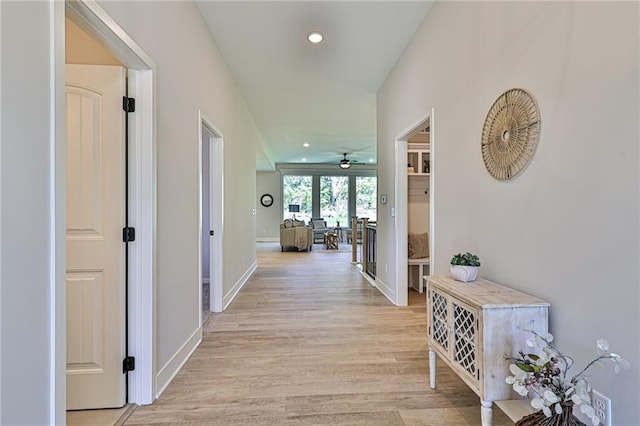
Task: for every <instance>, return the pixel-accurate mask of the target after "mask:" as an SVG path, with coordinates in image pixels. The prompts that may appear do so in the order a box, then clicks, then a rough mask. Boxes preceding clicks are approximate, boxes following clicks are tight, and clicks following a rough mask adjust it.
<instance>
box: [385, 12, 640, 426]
mask: <svg viewBox="0 0 640 426" xmlns="http://www.w3.org/2000/svg"><path fill="white" fill-rule="evenodd" d="M639 33H640V25H639V4H638V3H637V2H633V3H630V2H629V3H609V2H597V3H591V2H589V3H586V2H545V3H542V2H440V3H436V4H435V5H434V6H433V8H432V10H431V12H430V13H429V15H428V16H427V18H426V20H425V22H424V24H423V25H422V27H421V28H420V29H419V31H418V32H417V34H416V37H415V38H414V40H413V41H412V43H411V44H410V46H409V47H408V48H407V49H406V51H405V53H404V54H403V56H402V57H401V59H400V60H399V61H398V63H397V65H396V67H395V68H394V70H393V72H392V73H391V74H390V76H389V77H388V79H387V81H386V82H385V84H384V85H383V87H382V89H381V90H380V92H379V93H378V158H379V181H380V188H379V192H380V193H385V192H386V193H388V194H390V196H389V199H390V200H392V199H393V196H392V195H391V194H393V190H394V189H393V173H394V170H393V167H394V165H393V158H394V144H393V142H394V138H395V137H396V136H398V134H399V133H400V132H401V131H402V130H403V129H406V128H407V127H408V126H409V125H410V124H412V123H414V122H415V121H416V120H418V119H419V118H420V117H423V116H425V115H426V113H428V111H429V110H430V108H431V107H432V106H433V107H435V123H434V130H435V134H434V135H432V136H434V138H435V143H436V144H437V146H436V150H437V153H436V155H437V157H436V158H435V159H432V161H433V163H432V165H433V169H432V172H433V173H435V176H434V178H435V180H436V185H437V186H436V189H435V190H436V193H435V201H434V205H435V217H434V218H433V219H434V220H435V224H436V242H435V251H436V256H437V262H438V264H436V265H434V268H435V273H439V274H444V273H447V270H448V265H447V262H448V260H449V259H450V257H451V255H452V254H454V253H456V252H458V251H465V250H469V251H473V252H476V253H478V254H479V256H480V257H481V260H482V262H483V265H482V267H481V275H483V276H485V277H487V278H489V279H492V280H495V281H498V282H501V283H504V284H506V285H509V286H511V287H514V288H517V289H520V290H523V291H525V292H528V293H531V294H533V295H536V296H539V297H541V298H544V299H546V300H548V301H549V302H550V303H551V311H550V320H551V322H550V325H551V331H552V332H553V333H554V334H555V335H556V338H557V342H556V343H557V344H558V345H559V347H560V348H561V349H563V350H565V351H566V352H567V353H568V354H570V355H572V356H574V357H575V359H576V364H577V365H578V366H580V365H584V363H585V362H586V361H587V360H589V359H591V357H592V356H593V355H594V352H595V340H596V339H597V338H599V337H605V338H607V339H608V340H609V342H610V344H611V347H612V348H613V349H614V350H616V351H617V352H619V353H621V354H622V355H624V356H625V357H626V358H628V359H629V360H630V361H631V363H632V364H633V366H632V369H631V370H630V371H627V372H625V373H623V374H621V375H619V376H615V377H612V374H609V372H606V373H605V372H602V371H596V372H595V373H594V374H593V376H592V383H593V384H594V386H595V387H596V388H597V389H599V390H600V391H602V392H603V393H604V394H606V395H608V396H610V397H611V398H612V399H613V419H614V424H616V425H628V426H632V425H638V424H640V412H639V408H638V404H637V401H639V400H640V386H639V384H640V373H639V372H640V361H639V360H640V347H639V345H640V339H639V337H640V294H639V287H640V285H639V284H640V271H639V259H640V248H639V243H640V238H639V237H640V224H639V221H640V211H639V202H640V199H639V195H640V194H639V193H640V182H639V179H640V175H639V168H640V167H639V164H640V161H639V160H640V158H639V149H638V145H639V144H638V141H639V140H640V139H639V138H640V134H639V130H638V124H639V123H638V120H639V114H640V102H639V90H640V86H639V71H640V70H639V65H638V64H639V62H640V61H639V59H640V57H639V41H638V34H639ZM513 87H522V88H526V89H528V90H529V91H531V93H532V94H533V95H534V96H535V97H536V99H537V101H538V103H539V106H540V111H541V115H542V133H541V136H540V144H539V146H538V150H537V153H536V154H535V156H534V158H533V161H532V162H531V164H530V165H529V167H528V168H527V169H526V170H525V172H524V174H522V175H520V176H518V177H516V178H515V179H513V180H511V181H508V182H499V181H497V180H495V179H493V178H492V177H491V176H490V175H489V174H488V173H487V172H486V170H485V168H484V164H483V162H482V157H481V152H480V135H481V130H482V125H483V122H484V119H485V116H486V114H487V111H488V109H489V108H490V106H491V104H492V103H493V101H494V100H495V99H496V98H497V97H498V96H499V95H500V94H501V93H502V92H504V91H505V90H507V89H510V88H513ZM381 207H382V208H385V209H387V210H388V209H389V207H390V205H388V206H387V207H385V206H381ZM398 209H399V210H400V207H398ZM379 220H380V222H382V224H383V226H380V227H379V231H378V238H379V244H378V246H379V248H380V250H379V258H378V263H379V264H380V265H383V264H385V263H388V264H389V271H388V273H384V268H382V267H381V268H380V269H381V275H382V276H381V277H380V279H382V280H383V281H386V282H387V283H390V282H392V277H394V276H395V266H394V265H393V264H392V262H393V258H394V255H393V253H394V250H396V248H395V247H394V246H393V245H394V237H393V235H394V223H393V219H392V218H390V216H389V215H388V214H384V212H382V211H381V212H380V215H379ZM574 373H577V370H576V371H574Z"/></svg>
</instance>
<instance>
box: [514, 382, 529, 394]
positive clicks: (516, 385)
mask: <svg viewBox="0 0 640 426" xmlns="http://www.w3.org/2000/svg"><path fill="white" fill-rule="evenodd" d="M513 390H514V391H516V392H517V393H518V394H519V395H522V396H527V394H528V393H529V391H528V390H527V388H526V387H525V386H524V385H523V384H522V383H520V382H515V383H514V384H513Z"/></svg>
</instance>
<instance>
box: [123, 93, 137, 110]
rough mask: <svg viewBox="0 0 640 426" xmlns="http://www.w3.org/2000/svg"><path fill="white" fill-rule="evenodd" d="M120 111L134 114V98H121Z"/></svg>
mask: <svg viewBox="0 0 640 426" xmlns="http://www.w3.org/2000/svg"><path fill="white" fill-rule="evenodd" d="M122 109H123V110H124V112H136V100H135V99H134V98H128V97H126V96H123V97H122Z"/></svg>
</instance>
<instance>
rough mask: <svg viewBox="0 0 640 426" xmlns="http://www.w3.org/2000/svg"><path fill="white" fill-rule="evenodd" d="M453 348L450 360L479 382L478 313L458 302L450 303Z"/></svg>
mask: <svg viewBox="0 0 640 426" xmlns="http://www.w3.org/2000/svg"><path fill="white" fill-rule="evenodd" d="M451 314H452V316H453V318H452V321H451V323H452V328H453V347H452V351H451V352H452V356H451V359H452V360H453V362H455V363H457V364H458V365H459V366H460V367H462V369H463V370H464V371H465V372H466V373H467V374H469V376H471V378H472V379H473V380H479V379H480V376H479V366H478V311H477V310H476V309H474V308H472V307H470V306H468V305H466V304H465V303H462V302H461V301H459V300H453V301H452V302H451Z"/></svg>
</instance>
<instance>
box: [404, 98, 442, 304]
mask: <svg viewBox="0 0 640 426" xmlns="http://www.w3.org/2000/svg"><path fill="white" fill-rule="evenodd" d="M434 117H435V110H434V108H431V111H430V112H429V113H427V114H425V115H424V116H423V118H421V119H420V120H418V121H417V122H415V123H414V124H412V125H411V126H409V127H408V128H407V129H406V130H405V131H403V132H401V133H400V135H399V136H398V137H396V141H395V155H396V158H395V160H396V161H395V172H396V175H395V191H396V194H395V208H396V212H395V218H396V294H395V299H396V300H395V304H396V305H397V306H407V305H408V303H409V300H408V298H409V297H408V296H409V286H408V274H407V265H408V256H407V249H406V248H407V242H408V239H409V235H408V232H409V225H408V222H409V218H408V212H409V205H408V203H409V197H408V195H407V191H408V189H409V188H408V185H409V182H408V177H407V145H408V140H409V139H410V138H411V137H412V136H413V135H415V134H416V133H418V132H420V130H422V129H424V125H425V124H426V123H427V122H428V123H429V126H430V135H429V136H430V138H429V144H430V151H431V153H430V161H431V162H430V170H431V173H430V175H429V258H430V259H429V264H430V266H429V271H432V270H433V269H432V268H433V265H434V264H435V260H434V259H435V258H434V250H433V247H434V241H435V233H434V229H435V225H434V224H435V215H434V208H433V206H434V204H433V200H434V194H435V185H434V165H435V163H436V161H435V155H434V146H435V144H434V141H435V132H434V121H435V120H434ZM419 279H422V278H421V277H420V278H419Z"/></svg>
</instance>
